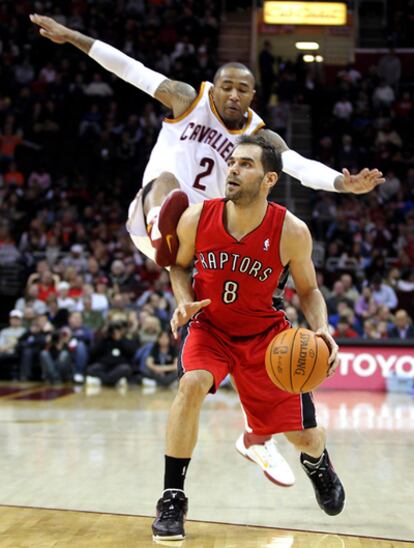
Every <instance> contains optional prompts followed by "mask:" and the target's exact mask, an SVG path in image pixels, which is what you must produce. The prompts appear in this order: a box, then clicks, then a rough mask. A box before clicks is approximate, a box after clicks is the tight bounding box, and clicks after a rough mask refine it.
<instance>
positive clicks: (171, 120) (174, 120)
mask: <svg viewBox="0 0 414 548" xmlns="http://www.w3.org/2000/svg"><path fill="white" fill-rule="evenodd" d="M205 87H206V82H202V83H201V86H200V90H199V92H198V95H197V97H196V98H195V99H194V101H193V102H192V103H191V105H190V106H189V107H188V109H187V110H185V111H184V112H183V113H182V114H180V116H177V117H176V118H164V122H167V124H176V123H177V122H181V120H184V118H185V117H186V116H188V115H189V114H190V113H191V112H193V110H194V109H195V108H196V106H197V105H198V103H199V102H200V100H201V98H202V97H203V95H204V89H205Z"/></svg>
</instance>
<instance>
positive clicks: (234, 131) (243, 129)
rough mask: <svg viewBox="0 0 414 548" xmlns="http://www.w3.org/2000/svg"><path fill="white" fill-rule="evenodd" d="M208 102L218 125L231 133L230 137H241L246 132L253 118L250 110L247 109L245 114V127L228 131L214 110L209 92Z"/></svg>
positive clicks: (214, 106)
mask: <svg viewBox="0 0 414 548" xmlns="http://www.w3.org/2000/svg"><path fill="white" fill-rule="evenodd" d="M208 100H209V101H210V108H211V110H212V112H213V114H214V116H215V117H216V118H217V120H218V121H219V122H220V124H221V125H222V126H224V127H225V128H226V130H227V131H228V132H229V133H231V134H232V135H241V134H242V133H244V132H245V131H247V128H248V127H249V126H250V123H251V121H252V118H253V111H252V109H251V108H249V110H248V114H247V120H246V123H245V125H244V126H243V127H242V128H241V129H229V128H228V127H227V126H226V124H225V123H224V122H223V119H222V117H221V116H220V114H219V113H218V111H217V109H216V105H215V104H214V101H213V98H212V97H211V93H210V92H209V94H208Z"/></svg>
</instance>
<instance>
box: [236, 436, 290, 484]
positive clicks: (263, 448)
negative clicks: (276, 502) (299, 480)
mask: <svg viewBox="0 0 414 548" xmlns="http://www.w3.org/2000/svg"><path fill="white" fill-rule="evenodd" d="M245 434H246V433H243V434H241V436H240V437H239V439H238V440H237V441H236V449H237V451H238V452H239V453H240V454H241V455H243V457H245V458H246V459H249V460H250V461H252V462H255V463H256V464H257V465H258V466H259V467H260V468H261V470H262V471H263V473H264V475H265V476H266V477H267V479H269V480H270V481H272V482H273V483H276V484H277V485H280V486H282V487H291V486H292V485H294V483H295V475H294V473H293V472H292V470H291V468H290V466H289V464H288V463H287V462H286V460H285V459H284V457H283V456H282V455H281V454H280V453H279V451H278V448H277V445H276V442H275V440H274V439H273V438H269V439H268V440H266V441H265V442H264V443H260V444H253V445H249V447H246V445H245V439H244V437H245Z"/></svg>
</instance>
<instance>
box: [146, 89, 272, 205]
mask: <svg viewBox="0 0 414 548" xmlns="http://www.w3.org/2000/svg"><path fill="white" fill-rule="evenodd" d="M212 87H213V84H211V83H210V82H203V83H202V84H201V87H200V91H199V94H198V96H197V98H196V99H195V100H194V101H193V103H192V104H191V106H190V107H189V109H188V110H186V111H185V112H184V113H183V114H182V115H181V116H179V117H177V118H174V119H169V118H165V119H164V121H163V124H162V128H161V131H160V133H159V136H158V140H157V142H156V144H155V146H154V148H153V149H152V152H151V156H150V159H149V162H148V165H147V167H146V169H145V173H144V179H143V186H145V185H147V184H148V183H149V182H150V181H152V180H153V179H156V178H157V177H158V176H159V175H160V174H161V173H162V172H163V171H168V172H170V173H172V174H173V175H175V177H176V178H177V180H178V181H179V183H180V186H181V189H182V190H183V191H184V192H185V193H186V194H187V195H188V197H189V200H190V203H193V204H194V203H199V202H203V201H204V200H207V199H211V198H220V197H222V196H224V193H225V180H226V172H227V160H228V159H229V157H230V156H231V153H232V152H233V149H234V147H235V145H236V143H237V137H239V136H240V135H242V134H252V133H255V132H257V131H258V130H259V129H261V128H262V127H264V125H265V124H264V122H263V120H262V119H261V118H260V117H259V116H258V115H257V114H256V113H255V112H254V111H253V110H251V109H249V110H248V112H247V116H246V119H245V124H244V127H243V128H242V129H240V130H231V129H228V128H227V127H226V126H225V125H224V122H223V121H222V119H221V118H220V115H219V114H218V112H217V110H216V108H215V106H214V103H213V99H212V97H211V94H210V90H211V88H212Z"/></svg>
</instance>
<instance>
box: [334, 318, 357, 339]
mask: <svg viewBox="0 0 414 548" xmlns="http://www.w3.org/2000/svg"><path fill="white" fill-rule="evenodd" d="M333 336H334V337H335V338H338V339H354V338H355V337H358V333H357V332H356V331H355V330H354V329H352V327H351V326H350V325H349V322H348V319H347V318H346V317H345V316H342V317H340V318H339V321H338V325H337V327H336V330H335V331H334V334H333Z"/></svg>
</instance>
